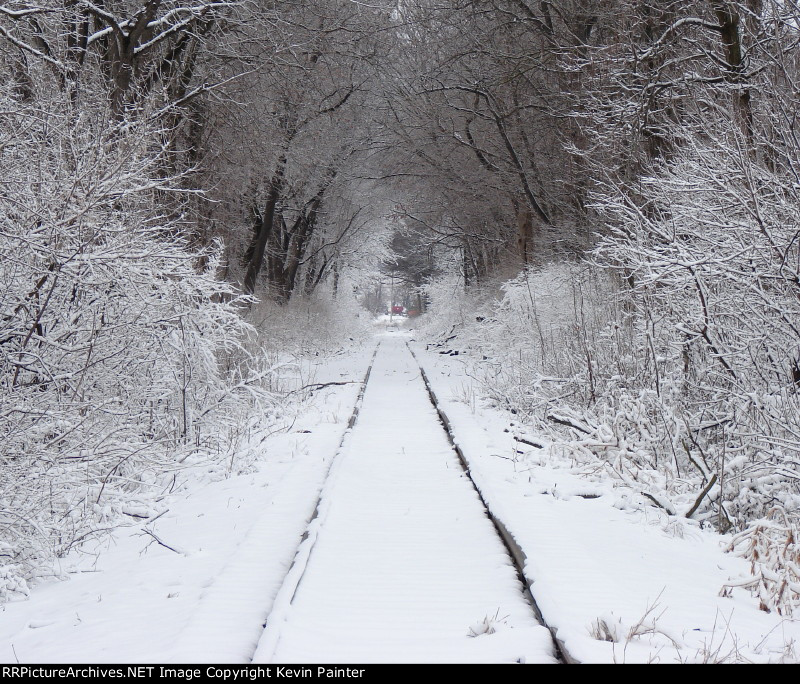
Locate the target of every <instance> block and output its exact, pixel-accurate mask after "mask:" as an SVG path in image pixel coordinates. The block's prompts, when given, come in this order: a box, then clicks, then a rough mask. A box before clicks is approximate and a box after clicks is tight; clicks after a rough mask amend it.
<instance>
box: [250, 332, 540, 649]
mask: <svg viewBox="0 0 800 684" xmlns="http://www.w3.org/2000/svg"><path fill="white" fill-rule="evenodd" d="M304 543H305V544H307V545H308V546H309V547H310V548H309V552H310V553H309V554H308V555H306V554H302V555H301V556H300V557H301V558H302V563H303V570H304V572H303V573H302V576H301V577H293V578H291V580H290V582H289V583H288V585H287V587H286V592H284V593H285V603H284V604H283V605H280V606H277V602H276V606H277V610H276V611H275V614H274V615H272V616H270V618H269V620H268V622H267V630H266V632H265V634H264V638H263V639H262V641H261V644H260V646H259V650H258V651H257V652H256V657H255V662H295V663H297V662H323V663H325V662H329V663H332V662H350V663H366V662H412V663H413V662H428V663H429V662H512V663H513V662H519V661H521V662H554V656H553V648H552V641H551V639H550V634H549V633H548V631H547V630H546V629H545V628H544V627H542V626H541V625H539V624H538V623H537V622H536V619H535V617H534V613H533V610H532V608H531V606H530V605H529V604H528V603H527V601H526V599H525V597H524V594H523V589H522V585H521V584H520V582H519V580H518V579H517V575H516V571H515V569H514V567H513V565H512V564H511V561H510V558H509V556H508V555H507V553H506V551H505V548H504V547H503V545H502V543H501V541H500V539H499V537H498V536H497V534H496V532H495V530H494V527H493V525H492V523H491V522H490V521H489V519H488V518H487V517H486V514H485V510H484V508H483V505H482V504H481V502H480V499H479V498H478V496H477V494H476V492H475V490H474V488H473V486H472V484H471V483H470V481H469V479H468V478H467V477H466V476H465V475H464V473H463V471H462V469H461V467H460V465H459V463H458V459H457V457H456V455H455V453H454V451H453V449H452V447H451V446H450V444H449V442H448V441H447V435H446V433H445V431H444V429H443V427H442V425H441V423H440V422H439V419H438V416H437V415H436V412H435V410H434V407H433V406H432V404H431V403H430V400H429V398H428V394H427V391H426V389H425V385H424V383H423V381H422V378H421V375H420V370H419V367H418V366H417V364H416V363H415V361H414V359H413V357H412V356H411V353H410V352H409V351H408V348H407V347H406V345H405V338H404V337H403V336H400V335H395V336H392V335H387V336H385V337H384V338H383V339H382V341H381V345H380V347H379V350H378V354H377V357H376V359H375V364H374V366H373V369H372V373H371V375H370V379H369V383H368V385H367V388H366V392H365V394H364V401H363V406H362V408H361V411H360V413H359V415H358V422H357V423H356V425H355V427H354V429H353V431H352V433H351V434H350V435H349V437H348V439H347V440H346V443H345V448H344V449H343V450H342V453H341V454H340V455H339V457H337V461H336V463H335V464H334V466H333V469H332V471H331V478H330V479H329V481H328V482H327V483H326V485H325V489H324V490H323V498H322V501H321V505H320V513H319V516H318V518H317V519H316V520H315V521H314V526H313V528H312V532H311V534H310V535H309V538H308V539H307V540H306V542H304ZM290 599H291V605H289V600H290Z"/></svg>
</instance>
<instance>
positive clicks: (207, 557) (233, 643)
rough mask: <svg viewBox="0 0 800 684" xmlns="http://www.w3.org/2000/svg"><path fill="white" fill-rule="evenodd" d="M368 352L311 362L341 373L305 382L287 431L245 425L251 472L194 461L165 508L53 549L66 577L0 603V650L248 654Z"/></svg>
mask: <svg viewBox="0 0 800 684" xmlns="http://www.w3.org/2000/svg"><path fill="white" fill-rule="evenodd" d="M369 358H370V353H366V354H365V355H357V356H356V355H351V356H348V357H345V356H339V357H334V358H333V359H329V360H328V361H327V362H326V364H325V366H324V367H318V368H316V369H314V370H313V379H314V382H318V383H327V382H348V383H350V384H345V385H336V386H330V387H327V388H322V389H320V390H319V391H317V392H315V393H314V395H313V400H312V401H311V403H310V404H309V405H308V406H307V408H306V409H305V411H304V412H303V414H302V415H300V416H298V417H297V419H296V420H295V421H294V423H293V424H292V425H291V426H290V427H289V426H287V427H288V430H282V431H280V432H278V433H277V434H274V435H271V436H269V437H267V438H266V439H264V437H265V435H263V434H256V435H254V436H253V444H254V445H258V449H259V451H260V458H259V460H258V461H257V463H256V464H255V467H254V468H253V470H254V472H252V473H249V474H243V475H238V476H235V477H231V478H229V479H221V476H220V475H218V474H216V473H215V472H211V473H209V472H204V470H203V469H202V468H198V470H197V472H196V473H194V474H193V475H192V476H190V477H189V479H188V481H187V482H186V484H185V486H184V487H183V489H182V491H180V492H177V493H176V494H174V495H173V496H172V498H171V500H170V501H169V503H168V508H169V510H168V512H167V513H165V514H164V515H162V516H161V517H159V518H158V519H157V520H155V521H154V522H152V523H151V524H148V525H137V526H135V527H131V528H127V529H124V530H120V531H118V532H117V533H115V534H114V536H113V537H112V538H111V539H107V540H106V541H105V542H104V543H103V544H102V545H100V546H99V547H98V548H94V549H91V548H84V550H83V551H82V552H80V553H73V554H72V555H71V556H69V557H68V558H65V559H63V570H64V572H65V573H66V574H68V577H69V580H68V581H63V582H52V583H48V584H43V585H40V586H37V587H35V588H34V590H33V591H32V594H31V597H30V598H29V599H28V600H25V601H18V602H12V603H8V604H6V605H5V606H4V607H3V608H2V613H0V660H1V661H2V662H5V663H14V662H19V663H22V664H26V663H45V662H55V663H70V662H95V663H100V662H103V663H110V662H165V663H167V662H183V663H193V662H194V663H199V662H231V663H235V662H240V663H241V662H249V660H250V658H251V657H252V655H253V652H254V651H255V647H256V644H257V642H258V639H259V638H260V636H261V631H262V625H263V623H264V620H265V618H266V616H267V614H268V613H269V611H270V609H271V606H272V600H273V598H274V596H275V594H276V592H277V590H278V588H279V587H280V585H281V582H282V580H283V578H284V575H285V574H286V571H287V570H288V568H289V566H290V565H291V562H292V558H293V556H294V553H295V550H296V548H297V544H298V542H299V539H300V536H301V535H302V533H303V531H304V530H305V527H306V524H307V522H308V519H309V517H310V516H311V514H312V512H313V510H314V506H315V505H316V502H317V498H318V495H319V489H320V487H321V486H322V483H323V481H324V479H325V476H326V474H327V470H328V467H329V466H330V463H331V459H332V457H333V455H334V454H335V453H336V449H337V447H338V445H339V443H340V442H341V439H342V436H343V434H344V432H345V429H346V427H347V421H348V420H349V418H350V415H351V413H352V409H353V405H354V403H355V400H356V396H357V395H358V393H359V389H360V382H361V379H362V378H363V375H364V373H365V371H366V368H367V365H368V362H369ZM290 422H291V421H290ZM273 429H274V428H273ZM262 439H264V441H263V442H261V440H262ZM259 443H260V444H259ZM144 529H147V530H150V531H151V532H152V533H153V534H154V535H155V536H156V537H158V539H159V540H161V542H163V543H164V544H166V545H168V546H170V547H172V549H174V550H170V549H168V548H165V547H164V546H161V545H160V544H159V543H158V542H157V541H156V540H155V539H154V538H153V537H152V536H150V535H148V534H147V533H146V532H144Z"/></svg>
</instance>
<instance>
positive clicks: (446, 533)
mask: <svg viewBox="0 0 800 684" xmlns="http://www.w3.org/2000/svg"><path fill="white" fill-rule="evenodd" d="M407 325H410V323H408V324H407ZM377 337H378V340H380V349H379V353H378V356H377V357H376V363H375V366H374V368H373V371H372V375H371V377H370V383H369V385H368V387H367V389H366V391H365V393H364V397H363V405H362V408H361V411H360V414H359V418H358V421H357V423H356V425H355V427H354V428H353V429H352V430H351V431H349V432H348V431H347V421H348V419H349V418H350V416H351V414H352V411H353V407H354V404H355V402H356V398H357V396H358V394H359V389H360V383H359V381H360V379H361V378H362V377H363V375H364V372H365V370H366V367H367V364H368V362H369V358H370V353H368V352H365V353H362V354H361V355H359V356H356V355H351V356H348V357H345V356H342V357H337V358H336V359H333V360H329V361H328V362H327V364H326V365H325V366H324V367H323V366H321V367H320V368H319V369H318V370H317V371H316V372H315V376H314V377H315V380H317V381H319V382H320V383H321V384H324V383H325V382H329V381H342V380H347V381H349V382H351V384H346V385H336V386H329V387H325V388H321V389H319V390H318V391H316V392H315V393H314V395H313V397H312V400H311V401H310V403H309V404H308V406H307V407H306V410H305V411H304V413H303V414H302V415H300V416H299V417H298V418H297V420H296V422H295V423H294V424H293V425H291V427H288V426H287V429H286V430H284V431H282V432H279V433H277V434H273V435H271V436H269V437H266V439H264V441H263V444H261V446H260V447H259V449H260V450H261V455H260V458H259V460H258V462H257V464H256V467H255V468H253V471H252V472H247V473H244V474H239V475H236V476H233V477H229V478H225V479H223V478H222V476H221V475H220V474H219V473H218V472H216V471H213V472H206V471H207V470H208V468H205V469H204V468H203V467H201V466H197V468H196V472H195V473H194V475H192V476H191V478H189V480H188V481H187V482H186V483H185V485H184V486H183V487H182V488H179V489H178V490H177V491H176V492H175V493H174V494H173V495H172V497H171V500H170V501H169V503H168V511H167V512H166V513H165V514H163V515H162V516H160V517H159V518H158V519H156V520H154V521H152V522H150V523H148V524H146V522H145V521H139V523H137V524H136V525H133V526H131V527H129V528H126V529H123V530H119V531H117V532H116V533H114V534H113V535H112V536H111V537H110V538H109V539H107V540H106V541H105V542H104V543H103V544H101V545H97V546H96V547H88V546H87V547H85V548H84V549H83V550H82V551H80V552H73V553H72V554H71V555H70V556H69V557H67V558H65V559H63V569H64V571H65V573H67V574H69V580H68V581H63V582H58V581H55V582H50V583H43V584H40V585H38V586H35V587H33V590H32V592H31V596H30V598H29V599H27V600H24V601H17V602H12V603H9V604H6V605H5V606H4V608H3V612H2V619H0V660H2V661H3V662H11V663H13V662H20V663H23V664H25V663H34V662H59V663H68V662H94V663H110V662H130V663H136V662H163V663H169V662H189V663H191V662H196V663H200V662H232V663H235V662H240V663H243V662H249V661H250V660H251V659H252V658H253V657H254V656H255V660H256V662H265V661H270V660H271V661H273V662H282V661H287V660H289V661H295V662H312V661H328V662H401V661H405V662H435V661H438V662H498V661H500V662H502V661H505V662H515V661H524V662H549V661H552V650H551V641H550V636H549V634H548V632H547V631H546V630H545V628H544V627H542V626H540V625H539V624H537V623H536V620H535V618H534V616H533V613H532V611H531V609H530V607H529V606H528V605H527V604H526V603H525V601H524V595H523V593H522V592H521V585H520V583H519V581H518V578H517V575H516V573H515V571H514V569H513V567H512V566H511V565H510V561H509V559H508V556H507V554H506V551H505V549H504V547H503V546H502V544H501V543H500V542H499V540H498V537H497V536H496V534H495V532H494V529H493V527H492V525H491V523H490V522H489V521H488V519H487V518H486V516H485V514H484V512H483V508H482V504H481V502H480V499H479V498H478V496H477V494H476V493H475V491H474V489H473V488H472V485H471V483H470V481H469V479H468V478H467V477H466V476H465V475H464V474H463V471H462V470H461V468H460V465H459V464H458V461H457V458H456V456H455V454H454V453H453V451H452V449H451V448H450V447H449V445H448V443H447V440H446V438H445V434H444V432H443V431H442V428H441V427H440V425H439V423H438V422H437V420H436V415H435V412H434V409H433V407H432V405H431V403H430V401H429V400H428V396H427V393H426V391H425V388H424V384H423V382H422V379H421V377H420V374H419V372H418V370H417V367H416V366H415V365H414V361H413V359H412V357H411V356H410V354H409V352H408V351H407V349H406V342H407V341H408V342H410V344H411V347H412V349H413V350H414V351H415V353H416V355H417V357H418V359H419V360H420V361H421V363H422V365H423V366H424V368H425V370H426V374H427V376H428V378H429V380H430V382H431V384H432V387H433V389H434V391H435V393H436V396H437V398H438V400H439V402H440V405H441V407H442V409H443V410H444V412H445V413H446V415H447V417H448V420H449V422H450V424H451V425H452V429H453V432H454V434H455V439H456V442H457V443H458V444H459V446H460V448H461V450H462V451H463V453H464V455H465V457H466V458H467V460H468V462H469V465H470V473H471V476H472V478H473V479H474V480H475V482H476V483H477V485H478V487H479V488H480V490H481V494H482V496H483V498H484V499H485V500H486V501H487V503H488V504H489V507H490V508H491V510H492V513H493V514H494V515H495V516H496V517H497V518H498V519H499V520H501V521H502V523H503V525H504V526H505V527H506V528H507V529H508V530H509V531H510V533H511V534H512V536H513V537H514V539H515V541H516V543H517V544H518V545H519V547H520V548H521V550H522V552H523V553H524V555H525V558H526V559H527V560H526V565H525V579H526V581H527V582H529V584H530V587H531V590H532V593H533V595H534V597H535V599H536V602H537V604H538V607H539V609H540V610H541V612H542V614H543V617H544V620H545V621H546V623H547V625H548V627H550V629H551V630H552V631H553V632H554V633H555V634H556V635H557V637H558V639H559V640H560V641H561V642H562V643H563V644H564V646H565V648H566V649H567V651H568V653H569V655H570V656H571V657H572V658H574V659H576V660H578V661H581V662H703V661H711V662H717V661H734V660H740V661H754V662H767V661H771V662H776V661H782V660H790V661H791V660H797V655H796V653H795V651H794V650H793V649H794V646H793V645H794V644H796V643H797V642H798V640H800V624H799V623H798V622H797V621H791V620H786V619H782V618H781V617H780V616H778V615H775V614H768V613H765V612H763V611H760V610H758V604H757V600H756V599H754V598H752V597H751V596H750V594H749V593H748V591H747V590H745V589H741V588H734V589H732V590H731V591H730V597H722V596H720V595H719V594H720V589H721V588H722V586H723V585H724V584H725V583H726V582H735V581H736V580H737V579H740V578H743V577H747V576H749V566H748V565H747V564H746V563H745V562H744V561H742V560H741V559H738V558H736V557H734V556H732V555H730V554H726V553H724V552H723V545H724V542H725V538H722V537H720V536H719V535H716V534H713V533H711V532H710V531H708V530H706V529H701V528H700V527H699V525H698V524H696V523H694V522H692V521H687V520H682V519H678V518H676V517H674V516H672V517H670V516H667V515H666V514H665V513H664V512H663V511H660V510H658V509H656V508H655V507H653V506H652V505H648V503H647V502H646V501H643V500H641V499H640V497H638V496H636V495H635V494H634V493H633V492H631V491H630V490H628V489H626V488H625V487H623V486H620V485H619V483H618V482H617V483H616V484H615V483H612V482H611V481H609V480H608V478H605V477H603V474H602V473H601V472H598V473H594V474H591V473H589V474H588V476H587V473H584V474H583V475H581V474H580V473H578V472H577V469H576V468H574V467H573V464H572V463H570V462H569V461H567V460H565V459H563V457H561V456H559V454H558V453H555V452H551V451H550V449H549V447H548V444H547V441H546V440H544V439H542V438H541V437H540V436H537V435H531V434H527V433H526V431H525V429H524V427H523V426H519V425H516V424H515V423H514V421H515V418H514V416H511V415H509V414H506V413H504V412H502V411H500V410H498V409H494V408H492V407H490V406H488V405H486V404H485V402H483V401H481V400H480V399H479V398H478V394H477V389H476V388H475V387H474V386H472V385H471V381H470V378H469V375H470V373H468V370H469V368H468V367H467V366H465V363H466V362H465V360H464V357H463V356H459V357H450V356H443V355H439V354H436V353H433V352H426V351H425V349H424V345H422V344H419V343H415V342H414V341H413V339H412V333H410V332H407V331H397V330H394V331H392V330H391V329H390V330H388V331H386V332H382V333H380V334H379V335H378V336H377ZM265 429H266V428H265ZM515 435H516V436H518V437H520V438H523V439H528V440H529V441H531V442H534V443H540V442H541V444H542V445H543V448H535V447H532V446H529V445H527V444H524V443H522V442H519V441H517V440H515V439H514V436H515ZM265 436H266V435H263V434H262V435H255V436H254V438H253V439H254V443H258V442H260V441H261V440H262V439H263V438H265ZM329 469H330V477H328V473H329ZM212 470H213V469H212ZM326 478H327V479H326ZM315 510H316V511H317V515H316V517H315V518H313V520H312V521H311V523H310V524H309V520H310V519H311V518H312V515H313V514H314V511H315ZM145 529H146V530H149V531H151V532H152V533H153V534H154V535H155V536H156V537H157V538H158V540H160V541H161V542H163V544H166V545H168V546H170V547H172V550H171V549H168V548H166V547H165V546H162V545H161V544H159V543H158V541H156V539H154V538H153V537H152V536H150V535H148V534H147V533H146V532H145ZM304 533H305V539H304V540H303V535H304ZM290 570H291V573H290ZM287 573H289V575H288V577H287ZM268 616H269V618H268ZM267 618H268V619H267ZM265 620H267V622H268V629H267V630H266V631H264V630H262V625H263V624H264V622H265Z"/></svg>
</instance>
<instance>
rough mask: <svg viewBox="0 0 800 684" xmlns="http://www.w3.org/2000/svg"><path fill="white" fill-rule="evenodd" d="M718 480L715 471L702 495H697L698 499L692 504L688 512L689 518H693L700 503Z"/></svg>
mask: <svg viewBox="0 0 800 684" xmlns="http://www.w3.org/2000/svg"><path fill="white" fill-rule="evenodd" d="M716 482H717V475H716V473H714V475H712V476H711V479H710V480H709V481H708V484H707V485H706V486H705V487H704V488H703V491H702V492H700V496H698V497H697V500H696V501H695V502H694V506H692V507H691V508H690V509H689V511H688V512H687V513H686V517H687V518H691V517H692V516H693V515H694V513H695V511H696V510H697V509H698V508H699V507H700V504H701V503H702V501H703V499H705V498H706V496H707V495H708V493H709V492H710V491H711V488H712V487H713V486H714V485H715V484H716Z"/></svg>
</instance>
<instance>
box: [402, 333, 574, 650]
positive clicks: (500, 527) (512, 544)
mask: <svg viewBox="0 0 800 684" xmlns="http://www.w3.org/2000/svg"><path fill="white" fill-rule="evenodd" d="M408 350H409V352H410V353H411V356H413V357H414V361H415V362H416V363H417V366H418V367H419V372H420V375H421V377H422V380H423V382H424V383H425V388H426V389H427V391H428V397H429V399H430V401H431V404H433V406H434V408H435V409H436V413H437V414H438V416H439V420H440V422H441V424H442V427H443V428H444V430H445V432H446V433H447V438H448V440H449V442H450V444H451V446H452V448H453V450H454V451H455V452H456V454H457V455H458V460H459V463H460V464H461V467H462V468H463V470H464V473H465V474H466V475H467V477H469V479H470V482H471V483H472V486H473V488H474V489H475V492H476V493H477V494H478V496H479V497H480V500H481V503H482V504H483V507H484V509H485V510H486V515H487V516H488V517H489V519H490V520H491V521H492V524H493V525H494V527H495V529H496V530H497V534H498V535H499V536H500V539H502V541H503V545H504V546H505V547H506V550H507V551H508V555H509V557H510V558H511V559H512V561H513V563H514V567H515V568H516V570H517V576H518V577H519V580H520V582H521V583H522V585H523V586H524V587H525V595H526V598H527V599H528V601H529V602H530V604H531V607H532V608H533V611H534V612H535V613H536V618H537V619H538V620H539V622H540V623H541V624H542V625H544V626H545V627H547V628H548V629H550V632H551V634H552V638H553V644H554V647H555V650H556V653H557V655H558V659H559V660H560V662H562V663H570V664H578V663H579V661H578V660H577V659H576V658H574V657H573V656H572V655H571V654H570V653H569V651H568V650H567V648H566V646H565V644H564V643H563V642H562V641H561V640H560V639H559V638H558V637H557V636H556V634H555V630H553V629H552V628H550V626H549V625H547V623H546V622H545V620H544V618H543V617H542V611H541V610H540V609H539V606H538V604H537V603H536V598H535V597H534V595H533V591H532V590H531V586H530V583H529V582H528V580H527V579H526V577H525V563H526V562H527V556H526V555H525V552H524V551H523V550H522V547H520V545H519V544H518V543H517V540H516V539H515V538H514V535H512V534H511V532H509V530H508V528H507V527H506V525H505V523H504V522H503V521H502V520H500V518H498V517H497V516H495V514H494V513H493V512H492V509H491V508H490V507H489V505H488V503H487V502H486V499H484V497H483V494H482V493H481V490H480V487H478V485H477V483H476V482H475V480H474V479H473V478H472V474H471V473H470V466H469V460H468V459H467V457H466V456H465V455H464V452H463V451H462V449H461V447H460V446H459V444H458V440H457V439H456V435H455V433H454V432H453V426H452V425H451V423H450V419H449V418H448V417H447V414H446V413H445V411H444V410H443V409H442V407H441V404H440V403H439V400H438V398H437V397H436V393H435V392H434V390H433V387H432V386H431V383H430V381H429V380H428V375H427V374H426V373H425V369H424V368H423V367H422V364H421V363H419V360H418V359H417V355H416V354H415V353H414V351H413V350H412V349H411V347H408Z"/></svg>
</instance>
